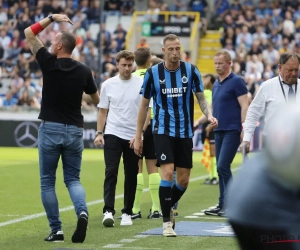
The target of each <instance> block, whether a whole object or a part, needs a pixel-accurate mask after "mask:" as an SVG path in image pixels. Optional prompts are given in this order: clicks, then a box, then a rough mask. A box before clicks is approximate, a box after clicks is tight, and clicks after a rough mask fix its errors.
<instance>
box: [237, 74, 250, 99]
mask: <svg viewBox="0 0 300 250" xmlns="http://www.w3.org/2000/svg"><path fill="white" fill-rule="evenodd" d="M234 89H235V95H236V97H239V96H241V95H246V94H248V89H247V86H246V83H245V81H244V79H243V78H241V77H237V80H236V82H235V88H234Z"/></svg>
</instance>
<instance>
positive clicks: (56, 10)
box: [49, 0, 63, 14]
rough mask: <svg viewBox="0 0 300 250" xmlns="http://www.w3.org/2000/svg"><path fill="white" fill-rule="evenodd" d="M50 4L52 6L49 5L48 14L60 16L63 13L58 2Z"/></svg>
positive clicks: (56, 0)
mask: <svg viewBox="0 0 300 250" xmlns="http://www.w3.org/2000/svg"><path fill="white" fill-rule="evenodd" d="M51 2H52V4H51V7H50V9H49V12H50V13H52V14H60V13H63V9H62V7H61V6H60V4H59V1H58V0H52V1H51Z"/></svg>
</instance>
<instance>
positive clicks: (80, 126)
mask: <svg viewBox="0 0 300 250" xmlns="http://www.w3.org/2000/svg"><path fill="white" fill-rule="evenodd" d="M47 122H51V121H45V120H43V123H47ZM52 123H58V124H62V125H64V126H65V127H68V126H76V127H77V128H83V126H82V125H73V124H65V123H60V122H52Z"/></svg>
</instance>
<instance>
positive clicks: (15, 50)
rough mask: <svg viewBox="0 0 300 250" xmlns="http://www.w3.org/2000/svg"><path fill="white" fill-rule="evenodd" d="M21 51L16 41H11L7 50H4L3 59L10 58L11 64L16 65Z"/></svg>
mask: <svg viewBox="0 0 300 250" xmlns="http://www.w3.org/2000/svg"><path fill="white" fill-rule="evenodd" d="M20 51H21V48H20V47H18V44H17V42H16V41H13V42H12V43H11V44H10V45H9V46H8V48H7V49H6V50H5V55H4V56H5V58H7V57H9V58H11V60H12V62H13V64H17V62H18V56H19V53H20Z"/></svg>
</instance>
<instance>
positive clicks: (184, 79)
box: [181, 75, 189, 83]
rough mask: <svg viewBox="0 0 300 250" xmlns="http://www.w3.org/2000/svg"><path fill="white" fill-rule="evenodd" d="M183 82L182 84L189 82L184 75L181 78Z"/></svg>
mask: <svg viewBox="0 0 300 250" xmlns="http://www.w3.org/2000/svg"><path fill="white" fill-rule="evenodd" d="M181 81H182V83H187V82H188V81H189V79H188V78H187V77H186V76H185V75H184V76H183V77H182V78H181Z"/></svg>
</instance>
